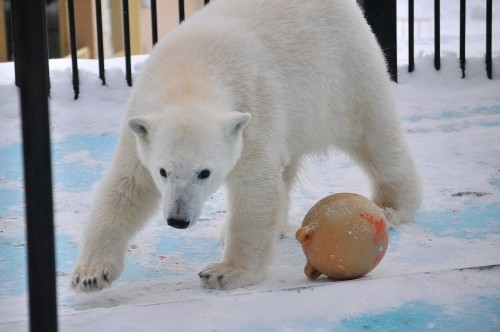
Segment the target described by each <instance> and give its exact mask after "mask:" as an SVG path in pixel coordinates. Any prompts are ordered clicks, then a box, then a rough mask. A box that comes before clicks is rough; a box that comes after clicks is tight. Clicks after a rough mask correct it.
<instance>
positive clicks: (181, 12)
mask: <svg viewBox="0 0 500 332" xmlns="http://www.w3.org/2000/svg"><path fill="white" fill-rule="evenodd" d="M184 18H185V12H184V0H179V23H182V21H184Z"/></svg>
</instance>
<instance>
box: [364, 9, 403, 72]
mask: <svg viewBox="0 0 500 332" xmlns="http://www.w3.org/2000/svg"><path fill="white" fill-rule="evenodd" d="M363 3H364V12H365V16H366V19H367V21H368V23H369V24H370V26H371V27H372V29H373V32H374V33H375V36H376V37H377V40H378V42H379V44H380V46H381V48H382V50H383V51H384V55H385V58H386V61H387V66H388V70H389V75H390V76H391V79H392V80H393V81H395V82H397V81H398V47H397V15H396V0H364V1H363Z"/></svg>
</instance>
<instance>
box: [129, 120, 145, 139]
mask: <svg viewBox="0 0 500 332" xmlns="http://www.w3.org/2000/svg"><path fill="white" fill-rule="evenodd" d="M128 127H129V128H130V130H132V132H133V133H134V134H135V135H136V136H137V137H140V138H142V139H145V140H148V136H149V124H148V122H147V121H146V120H145V119H143V118H130V119H129V120H128Z"/></svg>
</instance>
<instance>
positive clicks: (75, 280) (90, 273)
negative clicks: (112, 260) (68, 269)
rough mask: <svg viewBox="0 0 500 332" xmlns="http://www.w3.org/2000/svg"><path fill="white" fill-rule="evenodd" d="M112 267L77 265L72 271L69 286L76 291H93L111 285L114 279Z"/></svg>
mask: <svg viewBox="0 0 500 332" xmlns="http://www.w3.org/2000/svg"><path fill="white" fill-rule="evenodd" d="M112 276H113V272H112V268H110V267H107V268H103V267H98V268H95V267H94V268H92V267H88V266H87V267H86V266H77V267H76V268H75V270H74V272H73V277H72V279H71V286H72V287H73V288H74V289H75V290H77V291H83V292H94V291H100V290H102V289H104V288H106V287H109V286H111V282H112V281H113V280H114V278H113V277H112Z"/></svg>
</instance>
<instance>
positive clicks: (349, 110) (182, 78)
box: [73, 0, 420, 291]
mask: <svg viewBox="0 0 500 332" xmlns="http://www.w3.org/2000/svg"><path fill="white" fill-rule="evenodd" d="M127 120H128V121H127V122H126V123H125V125H124V127H123V131H122V134H121V137H120V141H119V143H118V148H117V151H116V154H115V157H114V161H113V164H112V166H111V169H110V170H109V171H108V172H107V174H106V176H105V178H104V180H103V183H102V185H101V188H100V191H99V193H98V195H97V198H96V202H95V205H94V207H93V210H92V212H91V215H90V219H89V222H88V224H87V225H86V229H85V233H84V236H83V246H82V249H81V253H80V257H79V261H78V264H77V266H76V268H75V271H74V275H73V286H74V287H75V288H79V289H82V290H85V291H90V290H98V289H102V288H103V287H105V286H107V285H109V284H110V283H111V282H112V281H113V280H114V279H116V278H117V277H118V276H119V274H120V273H121V271H122V269H123V261H124V256H125V252H126V247H127V244H128V241H129V239H130V238H131V237H132V236H133V235H134V234H135V233H136V231H137V230H138V229H139V228H140V227H141V226H142V225H143V224H144V223H145V222H146V221H147V220H148V218H150V217H151V215H152V214H153V213H154V212H155V211H156V207H157V206H158V204H159V203H160V202H161V203H162V207H163V213H164V216H165V219H166V220H167V219H169V220H174V223H176V221H175V220H177V221H179V220H180V221H181V224H182V223H184V222H186V225H187V222H189V226H191V225H193V224H194V223H196V221H197V219H198V217H199V215H200V213H201V210H202V208H203V204H204V202H205V200H206V199H207V197H208V196H209V195H210V194H211V193H212V192H213V191H214V190H216V188H217V187H218V186H219V185H220V184H221V183H222V182H223V181H225V182H226V184H227V187H228V194H229V209H228V210H229V217H228V219H229V220H228V226H227V236H226V244H225V252H224V257H223V259H222V261H221V262H220V263H216V264H212V265H209V266H208V267H207V268H206V269H204V270H203V271H202V272H200V274H199V275H200V278H201V280H202V283H203V284H204V285H205V286H207V287H211V288H235V287H244V286H247V285H251V284H254V283H257V282H259V281H260V280H261V279H262V278H263V277H264V275H265V271H266V267H267V265H268V264H269V260H270V257H271V253H272V248H273V242H274V240H275V238H276V237H277V233H278V232H279V228H280V227H281V226H282V225H284V224H285V223H286V220H287V211H288V199H289V193H290V190H291V188H292V185H293V183H294V180H295V178H296V176H297V172H298V170H299V169H300V165H301V162H302V160H303V159H304V158H305V157H307V156H309V155H313V154H322V153H325V152H327V151H328V149H330V148H332V147H336V148H338V149H342V150H343V151H345V152H347V153H348V154H350V155H351V156H352V157H353V158H354V159H355V160H357V161H358V162H359V164H360V165H361V166H362V167H363V169H364V170H365V171H366V172H367V173H368V175H369V176H370V178H371V181H372V186H373V199H374V201H375V202H376V203H377V204H378V205H380V206H381V207H383V208H385V209H387V210H386V211H387V214H388V218H390V221H391V222H392V223H394V224H397V223H401V222H408V221H411V220H412V218H413V216H414V213H415V211H416V210H417V208H418V206H419V203H420V186H419V183H418V179H417V175H416V172H415V169H414V165H413V162H412V159H411V157H410V155H409V153H408V150H407V146H406V144H405V142H404V139H403V137H402V134H401V132H400V129H399V126H398V121H397V114H396V111H395V105H394V100H393V96H392V95H391V83H390V81H389V79H388V75H387V73H386V68H385V63H384V59H383V56H382V53H381V51H380V48H379V46H378V45H377V42H376V40H375V38H374V36H373V34H372V32H371V31H370V28H369V27H368V25H367V24H366V22H365V20H364V18H363V16H362V13H361V11H360V9H359V8H358V7H357V5H356V3H355V1H353V0H311V1H304V0H274V1H269V0H217V1H215V2H212V3H211V4H210V5H209V6H208V7H206V8H205V9H203V10H202V11H201V12H199V13H197V14H195V15H194V16H193V17H191V18H190V19H188V21H187V22H185V23H183V24H182V25H181V26H180V27H178V28H176V29H175V30H174V31H172V32H171V33H170V34H169V35H167V36H166V37H165V38H164V39H163V40H161V41H160V43H159V44H158V45H157V46H156V47H155V49H154V50H153V52H152V54H151V56H150V58H149V59H148V61H147V62H146V63H145V65H144V67H143V69H142V72H141V75H140V77H139V79H138V81H137V83H136V84H135V86H134V90H133V94H132V97H131V100H130V103H129V110H128V115H127ZM134 136H135V137H134ZM162 169H163V170H162ZM161 170H162V171H161ZM203 170H209V171H210V176H209V177H208V178H205V179H199V178H198V177H199V176H200V174H201V171H203ZM160 172H163V173H164V175H165V174H166V175H167V177H165V176H162V175H161V174H160ZM204 174H205V175H206V172H205V173H204ZM169 222H170V221H169Z"/></svg>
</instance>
